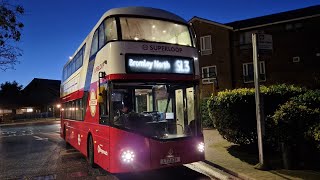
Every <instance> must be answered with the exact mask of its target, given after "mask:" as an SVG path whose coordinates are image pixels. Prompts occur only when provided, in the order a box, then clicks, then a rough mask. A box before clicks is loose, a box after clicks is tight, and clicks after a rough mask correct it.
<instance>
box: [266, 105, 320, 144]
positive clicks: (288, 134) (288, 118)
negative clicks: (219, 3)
mask: <svg viewBox="0 0 320 180" xmlns="http://www.w3.org/2000/svg"><path fill="white" fill-rule="evenodd" d="M272 118H273V120H274V122H275V125H276V134H275V135H276V137H278V138H279V141H280V142H286V143H288V144H295V143H296V141H297V140H298V139H300V140H301V139H303V138H304V135H305V134H306V132H307V131H308V130H309V127H312V126H313V125H314V124H315V122H317V121H319V120H320V113H319V110H318V109H311V108H308V107H307V106H305V105H301V104H299V103H297V102H295V101H289V102H287V103H285V104H283V105H281V106H280V108H279V109H278V110H277V111H276V112H275V114H274V115H273V116H272Z"/></svg>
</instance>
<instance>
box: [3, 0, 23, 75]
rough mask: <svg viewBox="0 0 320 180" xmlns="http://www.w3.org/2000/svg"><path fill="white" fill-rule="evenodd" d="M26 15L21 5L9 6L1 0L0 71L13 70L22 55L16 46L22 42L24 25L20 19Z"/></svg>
mask: <svg viewBox="0 0 320 180" xmlns="http://www.w3.org/2000/svg"><path fill="white" fill-rule="evenodd" d="M23 14H24V8H23V7H22V6H20V5H12V4H9V3H8V1H7V0H0V69H1V70H2V71H5V70H7V69H10V68H11V69H13V67H14V65H16V64H17V63H18V62H19V61H18V57H19V56H21V55H22V51H21V50H20V49H19V48H18V47H17V46H16V43H17V42H18V41H20V38H21V30H22V28H23V27H24V25H23V23H22V22H20V21H18V18H19V17H20V16H21V15H23Z"/></svg>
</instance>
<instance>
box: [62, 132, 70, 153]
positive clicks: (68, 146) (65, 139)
mask: <svg viewBox="0 0 320 180" xmlns="http://www.w3.org/2000/svg"><path fill="white" fill-rule="evenodd" d="M63 139H64V141H65V142H66V149H71V145H70V144H69V143H68V141H67V134H66V127H64V128H63Z"/></svg>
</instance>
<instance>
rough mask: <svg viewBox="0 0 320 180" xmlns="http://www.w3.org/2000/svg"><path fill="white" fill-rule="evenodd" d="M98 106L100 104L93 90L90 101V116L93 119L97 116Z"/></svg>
mask: <svg viewBox="0 0 320 180" xmlns="http://www.w3.org/2000/svg"><path fill="white" fill-rule="evenodd" d="M97 104H98V103H97V96H96V92H95V91H94V90H93V89H92V90H91V92H90V100H89V106H90V114H91V116H92V117H94V116H95V115H96V110H97Z"/></svg>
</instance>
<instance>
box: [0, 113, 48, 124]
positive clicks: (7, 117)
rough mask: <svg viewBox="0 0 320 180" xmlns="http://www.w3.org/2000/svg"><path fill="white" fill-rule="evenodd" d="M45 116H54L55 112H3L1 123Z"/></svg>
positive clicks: (0, 116) (43, 117) (0, 117)
mask: <svg viewBox="0 0 320 180" xmlns="http://www.w3.org/2000/svg"><path fill="white" fill-rule="evenodd" d="M45 118H54V114H53V113H52V112H42V113H24V114H2V115H0V123H5V122H10V121H23V120H31V119H45Z"/></svg>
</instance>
